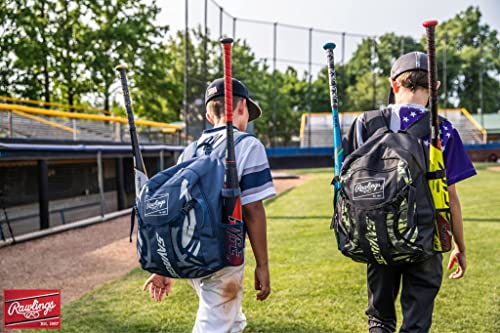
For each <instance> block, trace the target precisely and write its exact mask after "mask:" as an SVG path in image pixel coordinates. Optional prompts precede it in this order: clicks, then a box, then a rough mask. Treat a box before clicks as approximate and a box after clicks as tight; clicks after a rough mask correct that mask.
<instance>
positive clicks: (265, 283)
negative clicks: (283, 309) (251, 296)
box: [243, 200, 271, 301]
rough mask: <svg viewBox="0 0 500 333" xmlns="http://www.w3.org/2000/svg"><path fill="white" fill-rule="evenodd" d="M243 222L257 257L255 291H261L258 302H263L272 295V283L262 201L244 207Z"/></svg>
mask: <svg viewBox="0 0 500 333" xmlns="http://www.w3.org/2000/svg"><path fill="white" fill-rule="evenodd" d="M243 220H244V221H245V226H246V228H247V232H248V238H249V239H250V244H251V245H252V250H253V254H254V256H255V262H256V267H255V290H260V291H259V293H257V300H260V301H263V300H265V299H266V298H267V296H269V294H270V293H271V283H270V277H269V262H268V257H267V231H266V225H267V222H266V211H265V210H264V205H263V203H262V200H258V201H254V202H251V203H248V204H246V205H244V206H243Z"/></svg>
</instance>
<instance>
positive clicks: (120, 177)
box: [115, 157, 127, 210]
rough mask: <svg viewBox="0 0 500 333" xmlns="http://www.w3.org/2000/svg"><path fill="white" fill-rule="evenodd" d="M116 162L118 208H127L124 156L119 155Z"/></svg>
mask: <svg viewBox="0 0 500 333" xmlns="http://www.w3.org/2000/svg"><path fill="white" fill-rule="evenodd" d="M115 163H116V192H117V196H116V199H117V201H118V202H117V203H118V210H122V209H125V208H126V206H127V203H126V202H125V200H126V195H125V181H124V171H123V158H122V157H117V158H116V159H115Z"/></svg>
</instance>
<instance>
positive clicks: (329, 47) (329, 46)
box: [323, 42, 337, 50]
mask: <svg viewBox="0 0 500 333" xmlns="http://www.w3.org/2000/svg"><path fill="white" fill-rule="evenodd" d="M336 46H337V45H335V43H333V42H328V43H325V45H323V49H325V50H333V49H335V47H336Z"/></svg>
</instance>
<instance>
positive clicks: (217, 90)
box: [205, 78, 262, 122]
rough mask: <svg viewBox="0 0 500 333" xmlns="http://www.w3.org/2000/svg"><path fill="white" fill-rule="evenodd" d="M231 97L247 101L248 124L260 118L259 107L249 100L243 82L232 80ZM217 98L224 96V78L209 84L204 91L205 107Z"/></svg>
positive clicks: (260, 111)
mask: <svg viewBox="0 0 500 333" xmlns="http://www.w3.org/2000/svg"><path fill="white" fill-rule="evenodd" d="M233 95H234V96H239V97H243V98H245V99H246V100H247V106H248V114H249V116H248V121H249V122H250V121H252V120H255V119H257V118H259V117H260V115H261V114H262V110H261V109H260V107H259V105H257V103H255V101H254V100H252V99H251V98H250V94H249V93H248V89H247V87H246V86H245V85H244V84H243V82H241V81H239V80H236V79H233ZM219 96H224V78H220V79H216V80H215V81H213V82H212V83H210V85H209V86H208V88H207V90H206V91H205V105H207V104H208V102H210V101H211V100H212V99H214V98H216V97H219Z"/></svg>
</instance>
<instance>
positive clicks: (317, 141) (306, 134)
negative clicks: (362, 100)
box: [300, 109, 486, 147]
mask: <svg viewBox="0 0 500 333" xmlns="http://www.w3.org/2000/svg"><path fill="white" fill-rule="evenodd" d="M360 113H361V112H341V113H339V122H340V127H341V131H342V133H344V134H345V133H347V131H348V130H349V127H350V126H351V124H352V122H353V121H354V119H355V118H356V117H357V116H358V115H359V114H360ZM439 114H440V115H441V116H444V117H445V118H447V119H448V120H450V121H451V123H452V124H453V126H454V127H455V128H456V129H457V131H458V133H459V134H460V137H461V138H462V141H463V142H464V143H465V144H474V143H484V142H486V131H485V130H484V129H483V128H482V127H481V126H480V125H479V124H478V123H477V122H476V121H475V120H474V118H472V116H471V115H470V114H469V113H468V112H467V110H465V109H444V110H440V111H439ZM332 126H333V125H332V114H331V113H312V114H311V117H310V119H309V115H308V114H306V113H305V114H303V115H302V124H301V129H300V146H301V147H331V146H333V134H332Z"/></svg>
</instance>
